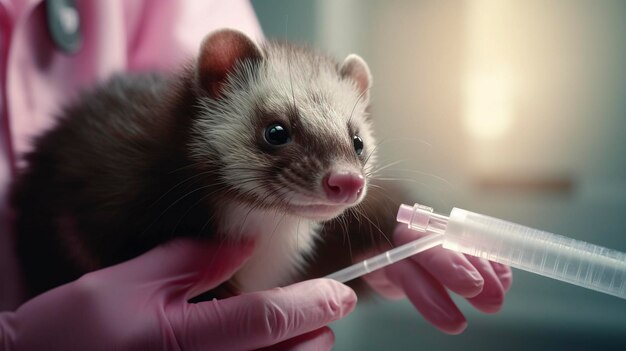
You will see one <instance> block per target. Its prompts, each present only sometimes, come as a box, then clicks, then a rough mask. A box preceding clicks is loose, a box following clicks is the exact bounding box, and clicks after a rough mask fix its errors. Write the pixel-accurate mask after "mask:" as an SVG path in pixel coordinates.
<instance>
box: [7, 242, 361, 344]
mask: <svg viewBox="0 0 626 351" xmlns="http://www.w3.org/2000/svg"><path fill="white" fill-rule="evenodd" d="M252 249H253V245H252V244H249V243H248V244H241V245H232V246H228V245H227V244H222V245H215V244H209V243H206V242H198V241H192V240H188V239H179V240H177V241H174V242H171V243H168V244H165V245H162V246H160V247H157V248H155V249H153V250H151V251H149V252H147V253H146V254H144V255H142V256H139V257H137V258H135V259H133V260H130V261H128V262H124V263H121V264H119V265H116V266H112V267H109V268H106V269H102V270H99V271H95V272H92V273H89V274H87V275H85V276H83V277H82V278H80V279H78V280H77V281H74V282H72V283H69V284H66V285H63V286H61V287H58V288H56V289H54V290H51V291H48V292H46V293H44V294H42V295H39V296H37V297H35V298H33V299H32V300H30V301H28V302H26V303H25V304H24V305H22V306H21V307H20V308H19V309H18V310H17V311H15V312H5V313H2V314H0V348H2V350H11V351H17V350H52V351H54V350H250V349H257V348H260V347H266V346H269V345H275V344H277V343H280V344H279V345H276V347H279V348H283V349H286V348H295V347H299V348H300V349H312V350H323V349H330V347H331V346H332V344H333V341H334V338H333V335H332V331H331V330H330V329H329V328H328V327H326V325H327V324H328V323H330V322H332V321H334V320H337V319H340V318H342V317H343V316H345V315H346V314H348V313H349V312H351V311H352V309H353V308H354V306H355V303H356V295H355V294H354V292H353V291H352V290H351V289H350V288H348V287H346V286H345V285H343V284H339V283H337V282H335V281H331V280H328V279H316V280H310V281H305V282H302V283H298V284H294V285H291V286H288V287H285V288H277V289H273V290H268V291H263V292H255V293H248V294H242V295H240V296H235V297H231V298H226V299H221V300H213V301H207V302H201V303H197V304H192V303H188V302H187V301H188V299H189V298H191V297H193V296H196V295H198V294H199V293H201V292H203V291H206V290H208V289H211V288H213V287H216V286H218V285H219V284H220V283H222V282H223V281H225V280H227V279H228V278H229V277H230V276H231V275H232V274H233V273H234V271H236V270H237V268H238V267H240V266H241V265H242V264H243V263H244V261H245V260H246V258H247V257H248V256H249V255H250V254H251V252H252Z"/></svg>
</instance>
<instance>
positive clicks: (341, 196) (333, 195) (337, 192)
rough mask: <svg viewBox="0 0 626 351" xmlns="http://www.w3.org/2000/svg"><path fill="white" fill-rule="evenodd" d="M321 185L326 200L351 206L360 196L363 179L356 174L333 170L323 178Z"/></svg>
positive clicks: (359, 174) (363, 183) (360, 175)
mask: <svg viewBox="0 0 626 351" xmlns="http://www.w3.org/2000/svg"><path fill="white" fill-rule="evenodd" d="M322 185H323V186H324V191H325V192H326V198H328V200H330V201H332V202H335V203H345V204H351V203H353V202H355V201H356V200H357V199H358V198H359V195H361V191H363V186H364V185H365V179H364V178H363V175H362V174H361V173H358V172H354V171H347V170H335V171H331V172H329V173H328V174H327V175H326V176H325V177H324V179H323V180H322Z"/></svg>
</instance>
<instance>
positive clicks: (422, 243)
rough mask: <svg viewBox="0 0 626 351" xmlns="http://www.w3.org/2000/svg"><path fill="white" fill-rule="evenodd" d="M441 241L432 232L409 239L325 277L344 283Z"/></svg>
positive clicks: (441, 237) (440, 238)
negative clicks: (415, 238)
mask: <svg viewBox="0 0 626 351" xmlns="http://www.w3.org/2000/svg"><path fill="white" fill-rule="evenodd" d="M442 241H443V234H442V233H433V234H432V235H428V236H425V237H423V238H420V239H417V240H415V241H411V242H410V243H406V244H404V245H402V246H398V247H396V248H394V249H392V250H389V251H386V252H383V253H382V254H380V255H378V256H374V257H372V258H369V259H367V260H365V261H361V262H359V263H357V264H354V265H352V266H350V267H347V268H344V269H342V270H340V271H337V272H335V273H333V274H330V275H327V276H326V278H329V279H335V280H336V281H338V282H341V283H345V282H348V281H350V280H352V279H355V278H358V277H360V276H362V275H365V274H367V273H370V272H373V271H375V270H377V269H380V268H383V267H385V266H388V265H390V264H392V263H394V262H398V261H400V260H403V259H405V258H407V257H410V256H413V255H415V254H417V253H420V252H422V251H426V250H428V249H430V248H432V247H435V246H437V245H440V244H441V242H442Z"/></svg>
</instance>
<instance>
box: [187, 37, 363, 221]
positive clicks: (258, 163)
mask: <svg viewBox="0 0 626 351" xmlns="http://www.w3.org/2000/svg"><path fill="white" fill-rule="evenodd" d="M195 70H196V71H195V75H196V82H197V95H198V100H199V104H200V105H201V107H202V113H201V115H200V116H198V118H196V119H195V120H194V122H193V123H194V124H193V131H192V136H191V142H190V145H189V151H190V154H191V157H192V159H193V160H194V162H196V163H197V164H199V165H201V167H205V168H206V170H214V171H215V172H216V176H217V179H218V182H219V183H220V184H223V190H224V194H228V196H229V197H231V198H234V199H235V200H236V201H239V202H240V203H242V204H244V205H250V206H253V207H259V208H265V209H276V210H277V211H281V212H284V213H286V214H290V215H294V216H298V217H303V218H308V219H313V220H329V219H332V218H334V217H336V216H338V215H340V214H341V213H342V212H343V211H344V210H345V209H347V208H349V207H352V206H355V205H357V204H359V203H360V202H361V201H362V200H363V198H364V196H365V194H366V192H367V187H368V174H369V173H370V172H371V167H372V163H373V161H374V156H373V153H374V140H373V136H372V132H371V126H370V122H369V121H368V119H367V112H366V110H367V107H368V104H369V94H368V92H369V88H370V85H371V76H370V73H369V69H368V67H367V64H366V63H365V62H364V61H363V60H362V59H361V58H360V57H358V56H356V55H350V56H348V57H347V58H346V59H345V60H344V61H343V63H341V64H338V63H337V62H335V61H333V60H332V59H330V58H328V57H326V56H324V55H321V54H318V53H314V52H312V51H310V50H308V49H305V48H300V47H295V46H292V45H289V44H279V43H267V44H264V45H263V46H262V47H259V46H257V45H256V44H255V43H254V42H253V41H252V40H250V39H249V38H248V37H246V36H245V35H244V34H242V33H240V32H237V31H233V30H220V31H217V32H214V33H212V34H209V35H208V36H207V37H206V38H205V40H204V41H203V43H202V46H201V50H200V54H199V56H198V59H197V64H196V66H195Z"/></svg>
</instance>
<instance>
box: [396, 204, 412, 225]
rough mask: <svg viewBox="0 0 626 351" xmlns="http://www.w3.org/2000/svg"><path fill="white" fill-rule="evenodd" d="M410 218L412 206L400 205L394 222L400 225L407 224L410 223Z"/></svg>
mask: <svg viewBox="0 0 626 351" xmlns="http://www.w3.org/2000/svg"><path fill="white" fill-rule="evenodd" d="M412 217H413V206H409V205H404V204H402V205H400V208H399V209H398V216H397V217H396V220H397V221H398V222H400V223H406V224H409V223H410V222H411V218H412Z"/></svg>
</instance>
